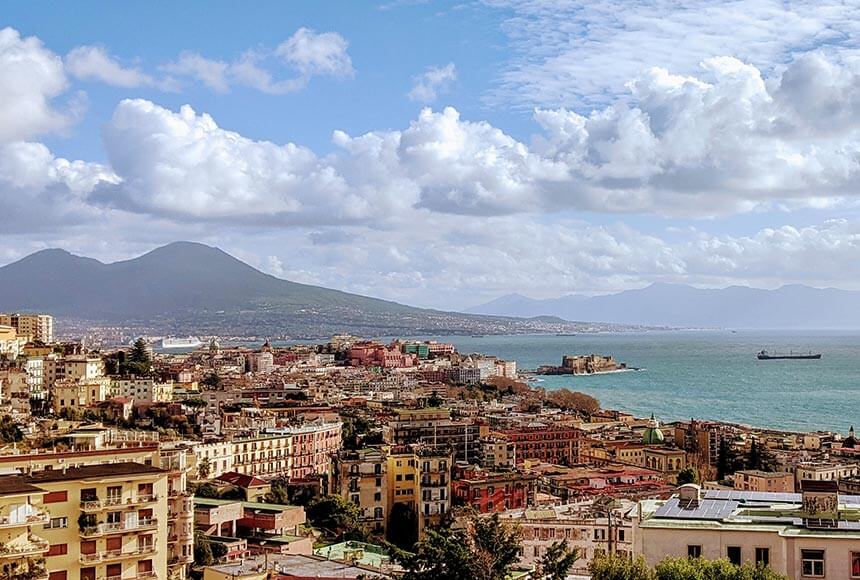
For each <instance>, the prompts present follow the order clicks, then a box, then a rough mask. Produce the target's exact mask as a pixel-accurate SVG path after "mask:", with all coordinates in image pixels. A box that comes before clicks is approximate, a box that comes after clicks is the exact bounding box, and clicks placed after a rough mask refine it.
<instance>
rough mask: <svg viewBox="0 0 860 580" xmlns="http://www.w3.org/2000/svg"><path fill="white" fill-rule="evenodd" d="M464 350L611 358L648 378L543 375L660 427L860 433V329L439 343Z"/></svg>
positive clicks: (527, 362) (550, 359) (520, 358)
mask: <svg viewBox="0 0 860 580" xmlns="http://www.w3.org/2000/svg"><path fill="white" fill-rule="evenodd" d="M434 338H436V339H438V340H444V341H447V342H453V343H454V344H455V345H456V346H457V349H458V350H459V351H460V352H466V353H470V352H480V353H484V354H491V355H496V356H498V357H500V358H504V359H513V360H515V361H517V364H518V367H519V368H520V369H534V368H537V367H538V366H539V365H543V364H561V357H562V355H564V354H591V353H596V354H608V355H613V356H615V358H616V359H617V360H618V361H620V362H626V363H627V364H628V365H629V366H633V367H643V368H645V369H646V370H645V371H642V372H628V373H613V374H606V375H598V376H579V377H572V376H548V377H540V378H541V379H542V382H539V383H536V385H538V386H542V387H545V388H547V389H553V388H561V387H567V388H570V389H574V390H577V391H582V392H585V393H588V394H590V395H593V396H595V397H597V398H598V399H600V402H601V404H602V405H603V406H604V407H607V408H614V409H621V410H625V411H629V412H632V413H635V414H636V415H639V416H647V415H650V414H651V413H652V412H653V413H655V414H656V415H657V417H658V418H659V419H661V420H663V421H669V420H678V419H690V418H693V417H695V418H697V419H717V420H723V421H732V422H737V423H743V424H748V425H756V426H762V427H774V428H781V429H792V430H799V431H812V430H817V429H827V430H832V431H839V432H842V433H845V432H847V431H848V427H849V426H850V425H852V424H854V425H857V426H858V427H860V332H845V331H838V332H837V331H833V332H831V331H803V332H799V331H792V332H788V331H785V332H782V331H769V332H764V331H755V332H753V331H737V332H736V333H733V332H730V331H666V332H647V333H621V334H581V335H577V336H548V335H528V336H485V337H480V338H478V337H460V336H448V337H434ZM763 348H764V349H767V350H770V351H788V350H794V351H795V352H798V351H802V352H806V351H810V350H811V351H813V352H821V353H822V354H823V357H822V359H821V360H818V361H815V360H812V361H804V360H794V361H759V360H757V359H756V357H755V354H756V353H757V352H758V351H759V350H761V349H763Z"/></svg>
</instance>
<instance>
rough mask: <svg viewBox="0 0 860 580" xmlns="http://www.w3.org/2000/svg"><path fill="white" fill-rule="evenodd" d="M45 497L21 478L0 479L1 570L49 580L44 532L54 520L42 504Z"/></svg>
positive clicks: (43, 493)
mask: <svg viewBox="0 0 860 580" xmlns="http://www.w3.org/2000/svg"><path fill="white" fill-rule="evenodd" d="M44 495H45V492H44V490H42V489H39V488H38V487H36V486H34V485H31V484H29V483H27V482H26V481H25V480H24V478H23V477H21V476H17V475H8V476H3V477H0V569H7V566H8V569H10V570H14V575H15V576H16V577H17V576H20V577H25V576H30V577H35V578H40V577H41V578H47V572H46V570H45V559H44V556H45V554H47V553H48V549H49V548H50V546H49V544H48V541H47V540H46V539H45V538H44V537H42V534H41V530H42V527H43V526H48V525H50V523H51V519H50V516H49V515H48V513H47V512H46V511H45V510H44V509H42V507H41V505H40V504H41V503H42V497H43V496H44Z"/></svg>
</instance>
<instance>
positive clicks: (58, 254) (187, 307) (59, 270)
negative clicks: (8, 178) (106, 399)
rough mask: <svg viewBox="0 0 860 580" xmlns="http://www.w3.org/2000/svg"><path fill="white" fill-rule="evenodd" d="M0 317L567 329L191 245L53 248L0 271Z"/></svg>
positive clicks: (314, 328)
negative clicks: (317, 282) (135, 250)
mask: <svg viewBox="0 0 860 580" xmlns="http://www.w3.org/2000/svg"><path fill="white" fill-rule="evenodd" d="M0 311H41V312H48V313H51V314H54V315H55V316H58V317H65V318H70V319H72V318H73V319H76V320H80V321H89V322H93V323H99V324H113V325H123V326H131V327H134V328H137V329H146V330H150V331H155V332H170V333H172V332H175V333H200V334H223V333H228V334H231V335H269V336H326V335H331V334H334V333H336V332H344V331H348V332H355V333H358V334H365V335H374V336H378V335H388V334H393V335H397V334H404V335H405V334H443V333H455V334H457V333H460V334H465V333H482V334H491V333H492V334H499V333H519V332H544V331H545V332H552V331H556V330H569V329H571V327H574V326H576V325H575V323H571V322H569V321H562V320H558V319H551V318H546V317H543V318H539V319H535V320H528V319H520V318H516V317H501V316H493V315H490V316H487V315H474V314H464V313H457V312H444V311H438V310H431V309H423V308H415V307H411V306H407V305H404V304H400V303H398V302H393V301H388V300H381V299H378V298H372V297H369V296H362V295H358V294H350V293H348V292H343V291H340V290H334V289H330V288H323V287H319V286H311V285H307V284H301V283H298V282H292V281H290V280H283V279H280V278H277V277H275V276H272V275H270V274H266V273H264V272H261V271H260V270H257V269H256V268H254V267H253V266H251V265H249V264H247V263H245V262H243V261H241V260H239V259H237V258H235V257H234V256H231V255H230V254H229V253H227V252H225V251H223V250H221V249H220V248H216V247H213V246H208V245H205V244H201V243H198V242H173V243H171V244H167V245H165V246H161V247H158V248H155V249H153V250H151V251H149V252H146V253H144V254H142V255H140V256H137V257H135V258H131V259H128V260H120V261H116V262H110V263H104V262H100V261H99V260H96V259H93V258H88V257H84V256H77V255H75V254H72V253H71V252H68V251H66V250H63V249H60V248H52V249H47V250H40V251H38V252H35V253H33V254H30V255H29V256H25V257H24V258H21V259H20V260H18V261H16V262H13V263H11V264H7V265H5V266H2V267H0Z"/></svg>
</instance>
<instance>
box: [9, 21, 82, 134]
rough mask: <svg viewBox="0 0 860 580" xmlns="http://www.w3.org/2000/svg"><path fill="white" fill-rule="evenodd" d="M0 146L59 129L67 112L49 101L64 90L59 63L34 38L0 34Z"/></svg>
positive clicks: (11, 32)
mask: <svg viewBox="0 0 860 580" xmlns="http://www.w3.org/2000/svg"><path fill="white" fill-rule="evenodd" d="M0 79H3V81H2V82H0V143H2V142H4V141H12V140H18V139H29V138H31V137H34V136H36V135H41V134H44V133H50V132H54V131H57V130H60V129H63V128H64V127H66V126H67V125H68V124H69V123H70V122H71V120H72V119H71V117H70V115H69V113H68V112H62V111H59V110H57V109H56V108H55V107H54V104H53V100H54V99H55V98H56V97H58V96H59V95H61V94H62V93H63V92H64V91H65V90H66V88H67V79H66V75H65V72H64V70H63V61H62V59H60V57H58V56H57V55H55V54H54V53H52V52H51V51H50V50H48V49H46V48H45V47H44V46H43V45H42V42H41V41H40V40H39V39H38V38H36V37H32V36H31V37H28V38H22V37H21V35H20V34H19V33H18V31H16V30H14V29H12V28H4V29H2V30H0Z"/></svg>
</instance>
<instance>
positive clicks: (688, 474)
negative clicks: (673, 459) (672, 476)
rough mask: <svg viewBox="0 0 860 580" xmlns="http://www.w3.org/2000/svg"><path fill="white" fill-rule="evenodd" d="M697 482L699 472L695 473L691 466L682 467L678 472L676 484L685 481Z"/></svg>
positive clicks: (682, 483) (681, 483)
mask: <svg viewBox="0 0 860 580" xmlns="http://www.w3.org/2000/svg"><path fill="white" fill-rule="evenodd" d="M698 482H699V474H698V473H696V470H695V469H693V468H692V467H687V468H685V469H682V470H681V471H680V473H678V485H684V484H685V483H698Z"/></svg>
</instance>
